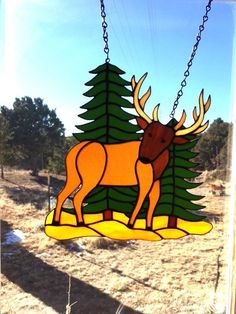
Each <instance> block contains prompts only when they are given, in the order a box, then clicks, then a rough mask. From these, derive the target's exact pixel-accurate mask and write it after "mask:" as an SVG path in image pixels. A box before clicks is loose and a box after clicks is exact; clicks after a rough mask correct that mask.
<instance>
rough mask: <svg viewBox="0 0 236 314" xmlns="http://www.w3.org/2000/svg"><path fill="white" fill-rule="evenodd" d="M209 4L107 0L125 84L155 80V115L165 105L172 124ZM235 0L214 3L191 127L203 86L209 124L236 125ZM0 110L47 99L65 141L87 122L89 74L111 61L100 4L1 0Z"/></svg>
mask: <svg viewBox="0 0 236 314" xmlns="http://www.w3.org/2000/svg"><path fill="white" fill-rule="evenodd" d="M206 3H207V1H205V0H175V1H166V0H106V1H105V7H106V13H107V23H108V34H109V48H110V58H111V63H112V64H114V65H116V66H118V67H119V68H121V69H122V70H124V71H125V72H126V74H125V75H123V78H125V79H126V80H130V79H131V77H132V75H133V74H135V76H136V77H137V79H138V78H139V77H141V76H142V75H143V74H144V73H145V72H148V76H147V78H146V80H145V83H144V87H143V89H142V91H141V93H142V92H143V93H144V92H145V90H146V89H147V88H148V87H149V85H151V86H152V95H151V97H150V99H149V101H148V103H147V104H146V108H145V110H146V112H147V113H148V114H149V115H150V114H151V112H152V109H153V108H154V106H155V105H156V104H158V103H160V109H159V117H160V121H161V122H163V123H167V122H168V120H169V114H170V112H171V110H172V106H173V103H174V100H175V98H176V94H177V91H178V89H179V88H180V82H181V80H182V78H183V72H184V70H185V68H186V64H187V61H188V59H189V56H190V54H191V51H192V47H193V44H194V43H195V38H196V34H197V31H198V26H199V24H200V23H201V21H202V16H203V14H204V12H205V5H206ZM235 25H236V2H235V1H233V0H231V1H229V0H228V1H227V0H215V1H213V4H212V10H211V12H210V13H209V21H208V22H207V23H206V29H205V31H204V32H203V35H202V40H201V42H200V44H199V49H198V51H197V55H196V58H195V60H194V63H193V66H192V68H191V70H190V72H191V74H190V77H189V78H188V81H187V86H186V88H185V89H184V96H183V97H182V98H181V99H180V102H179V106H178V108H177V110H176V115H175V117H176V118H177V119H178V118H179V117H180V115H181V113H182V110H183V109H185V110H186V112H187V116H188V119H187V121H186V126H187V125H189V124H190V123H191V122H192V109H193V108H194V106H195V105H198V95H199V93H200V91H201V89H202V88H204V91H205V99H206V98H207V96H208V95H209V94H211V97H212V106H211V109H210V110H209V111H208V112H207V117H206V120H207V119H209V120H210V123H211V122H213V121H214V119H216V118H218V117H221V118H222V119H223V120H224V121H232V109H233V108H232V107H233V86H234V85H235V74H234V71H233V68H234V66H233V64H234V65H235V64H236V63H235V50H236V44H235V43H234V40H235ZM0 43H1V44H0V86H1V88H0V105H4V106H8V107H12V104H13V102H14V99H15V98H16V97H19V98H20V97H24V96H30V97H32V98H36V97H40V98H42V99H43V100H44V103H45V104H47V105H48V106H49V108H50V109H56V112H57V115H58V117H59V118H60V120H61V121H62V122H63V123H64V126H65V128H66V135H71V134H72V133H73V132H76V131H77V129H76V128H75V125H78V124H80V123H84V122H83V121H81V119H80V118H79V117H78V116H77V115H78V114H80V113H81V112H82V110H81V109H80V106H82V105H83V104H84V103H86V102H88V101H89V100H90V99H89V98H87V97H85V96H83V93H85V92H86V91H87V90H88V87H86V86H85V85H84V84H85V83H86V82H87V81H89V80H90V79H92V77H93V75H92V74H90V73H89V71H90V70H92V69H94V68H96V67H97V66H98V65H100V64H102V63H104V60H105V54H104V52H103V45H104V43H103V39H102V27H101V16H100V1H99V0H70V1H67V0H0Z"/></svg>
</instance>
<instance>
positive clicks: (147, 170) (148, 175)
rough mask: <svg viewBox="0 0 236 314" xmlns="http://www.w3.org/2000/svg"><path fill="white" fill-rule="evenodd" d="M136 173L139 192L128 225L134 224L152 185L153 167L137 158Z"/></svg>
mask: <svg viewBox="0 0 236 314" xmlns="http://www.w3.org/2000/svg"><path fill="white" fill-rule="evenodd" d="M136 174H137V179H138V186H139V193H138V198H137V201H136V205H135V207H134V210H133V212H132V215H131V217H130V219H129V222H128V225H129V226H130V227H133V226H134V223H135V220H136V219H137V216H138V214H139V212H140V209H141V207H142V205H143V202H144V200H145V198H146V196H147V194H148V193H149V191H150V189H151V187H152V184H153V169H152V166H151V164H143V163H142V162H140V161H139V160H138V162H137V164H136Z"/></svg>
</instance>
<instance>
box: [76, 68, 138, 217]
mask: <svg viewBox="0 0 236 314" xmlns="http://www.w3.org/2000/svg"><path fill="white" fill-rule="evenodd" d="M90 73H92V74H95V77H94V78H93V79H92V80H90V81H89V82H88V83H86V84H85V85H86V86H92V88H91V89H90V90H89V91H87V92H86V93H85V94H84V95H85V96H87V97H92V100H90V101H89V102H88V103H86V104H85V105H83V106H82V107H81V108H83V109H86V110H87V111H86V112H84V113H82V114H80V115H79V117H81V118H83V119H85V120H90V121H91V122H88V123H87V124H84V125H77V126H76V127H77V128H78V129H80V130H81V131H83V132H82V133H76V134H74V136H75V137H76V138H77V139H78V140H79V141H84V140H86V141H98V142H100V143H103V144H113V143H122V142H126V141H133V140H139V138H140V134H137V131H138V130H139V128H138V126H137V125H134V124H132V123H131V122H130V120H132V119H134V116H133V115H132V114H130V113H128V112H127V111H124V110H123V108H133V104H132V103H130V101H129V100H128V99H127V98H125V97H130V96H132V92H131V91H130V90H129V89H128V88H127V87H129V86H130V82H129V81H126V80H124V79H123V78H122V77H120V75H122V74H125V72H123V71H122V70H120V69H119V68H118V67H116V66H114V65H112V64H110V63H105V64H102V65H100V66H99V67H97V68H96V69H95V70H92V71H90ZM127 193H128V194H129V193H131V194H132V193H133V191H132V188H131V187H124V188H121V187H112V188H111V187H100V186H98V187H96V188H95V189H94V190H93V191H92V192H91V193H90V194H89V195H88V196H87V197H86V199H85V200H84V202H85V203H86V204H87V205H86V206H85V207H84V210H83V212H84V213H91V212H93V213H94V212H101V211H103V210H106V209H109V210H116V211H121V212H127V213H128V212H130V211H131V210H132V208H133V206H134V204H135V202H133V203H130V202H129V201H126V194H127ZM136 196H137V194H136Z"/></svg>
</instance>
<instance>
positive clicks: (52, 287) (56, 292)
mask: <svg viewBox="0 0 236 314" xmlns="http://www.w3.org/2000/svg"><path fill="white" fill-rule="evenodd" d="M2 226H3V227H2V230H4V231H3V232H6V231H10V230H11V227H10V225H9V224H8V223H7V222H5V221H3V222H2ZM2 238H4V234H3V235H2ZM78 268H79V264H78ZM2 273H3V274H4V275H5V276H6V277H7V279H8V280H9V281H11V282H13V283H14V284H15V285H18V286H19V287H20V288H21V289H22V290H24V291H25V292H27V293H30V294H31V295H32V296H34V297H35V298H38V299H39V300H41V301H42V302H43V303H44V304H46V305H47V306H50V307H52V308H53V309H54V310H55V311H57V312H58V313H65V309H66V304H67V291H68V280H69V279H68V274H66V273H64V272H62V271H60V270H58V269H56V268H54V267H52V266H51V265H49V264H47V263H45V262H43V261H42V260H41V259H40V258H38V257H36V256H34V255H33V254H32V253H30V252H28V251H27V250H26V249H25V248H23V247H21V246H18V253H17V254H14V255H10V256H6V257H4V258H2ZM94 276H96V274H94ZM70 301H71V304H72V303H73V302H75V301H78V302H77V303H76V304H75V305H73V307H72V308H71V314H77V313H81V314H82V313H87V314H104V313H106V314H114V313H116V310H117V308H118V307H119V304H120V303H119V301H118V300H116V299H113V298H112V297H111V296H109V295H108V294H106V293H104V292H102V291H100V290H99V289H97V288H95V287H93V286H91V285H89V284H87V283H85V282H83V281H82V280H79V279H77V278H74V277H71V300H70ZM138 313H139V314H140V313H141V312H138V311H135V310H133V309H132V308H129V307H124V308H123V310H122V314H138Z"/></svg>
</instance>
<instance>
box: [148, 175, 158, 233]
mask: <svg viewBox="0 0 236 314" xmlns="http://www.w3.org/2000/svg"><path fill="white" fill-rule="evenodd" d="M148 197H149V206H148V212H147V218H146V226H147V229H148V230H152V220H153V214H154V211H155V208H156V204H157V202H158V200H159V198H160V181H159V180H157V181H155V182H154V183H153V186H152V188H151V191H150V192H149V195H148Z"/></svg>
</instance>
